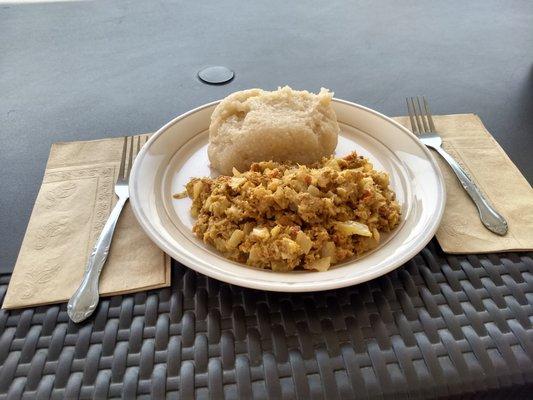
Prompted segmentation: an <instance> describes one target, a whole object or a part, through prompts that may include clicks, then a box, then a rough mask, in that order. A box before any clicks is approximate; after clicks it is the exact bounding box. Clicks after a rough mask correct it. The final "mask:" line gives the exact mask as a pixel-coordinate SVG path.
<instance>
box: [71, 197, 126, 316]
mask: <svg viewBox="0 0 533 400" xmlns="http://www.w3.org/2000/svg"><path fill="white" fill-rule="evenodd" d="M127 200H128V197H126V196H124V197H119V199H118V201H117V204H116V205H115V207H114V208H113V211H111V214H109V218H108V219H107V222H106V223H105V225H104V228H103V229H102V232H101V233H100V236H99V237H98V240H97V241H96V244H95V245H94V248H93V251H92V253H91V255H90V256H89V260H88V261H87V266H86V268H85V273H84V274H83V279H82V281H81V284H80V286H79V287H78V290H76V292H75V293H74V294H73V295H72V297H71V298H70V300H69V302H68V305H67V314H68V316H69V317H70V319H71V320H72V321H74V322H76V323H78V322H81V321H83V320H85V319H86V318H88V317H89V316H90V315H91V314H92V313H93V312H94V310H95V308H96V306H97V305H98V301H99V299H100V294H99V292H98V281H99V280H100V273H101V272H102V268H103V267H104V264H105V262H106V260H107V255H108V254H109V248H110V247H111V239H112V238H113V233H114V232H115V226H116V225H117V221H118V217H119V216H120V213H121V211H122V208H123V207H124V204H126V201H127Z"/></svg>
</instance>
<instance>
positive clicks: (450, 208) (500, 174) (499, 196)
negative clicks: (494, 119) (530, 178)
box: [395, 114, 533, 253]
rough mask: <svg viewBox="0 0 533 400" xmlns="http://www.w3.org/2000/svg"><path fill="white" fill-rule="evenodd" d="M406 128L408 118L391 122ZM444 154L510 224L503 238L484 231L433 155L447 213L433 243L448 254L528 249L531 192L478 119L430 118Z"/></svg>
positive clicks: (532, 240) (532, 242) (532, 231)
mask: <svg viewBox="0 0 533 400" xmlns="http://www.w3.org/2000/svg"><path fill="white" fill-rule="evenodd" d="M395 119H396V120H397V121H398V122H399V123H401V124H402V125H404V126H405V127H407V128H408V129H411V126H410V123H409V119H408V118H407V117H397V118H395ZM434 120H435V127H436V130H437V131H438V132H439V133H440V134H441V136H442V139H443V147H444V149H445V150H446V151H447V152H448V153H450V154H451V155H452V156H453V158H454V159H455V160H456V161H457V162H459V164H461V166H462V167H463V168H464V169H466V171H467V172H468V173H469V175H470V176H471V177H472V178H473V180H474V181H475V182H476V184H477V186H478V187H479V188H480V189H481V190H482V191H483V193H484V194H485V195H486V196H487V198H488V199H489V200H490V202H491V203H492V204H493V205H494V207H495V208H496V209H497V210H498V212H500V213H501V214H502V215H503V216H504V217H505V218H506V220H507V222H508V223H509V231H508V233H507V235H505V236H503V237H502V236H498V235H496V234H494V233H492V232H490V231H489V230H488V229H486V228H485V227H484V226H483V224H482V223H481V221H480V220H479V216H478V212H477V209H476V207H475V205H474V203H473V202H472V200H470V197H469V196H468V194H467V193H466V192H465V191H464V189H463V187H462V186H461V184H460V183H459V180H458V179H457V178H456V176H455V174H454V173H453V171H452V170H451V168H450V167H449V166H448V164H447V163H446V162H445V161H444V160H442V158H441V157H440V156H439V155H438V154H437V153H435V152H434V151H432V153H433V154H434V156H435V158H436V159H437V161H438V163H439V165H440V169H441V171H442V173H443V175H444V180H445V182H446V192H447V194H446V210H445V211H444V217H443V219H442V223H441V225H440V227H439V230H438V231H437V240H438V241H439V244H440V245H441V247H442V249H443V250H444V251H445V252H448V253H489V252H500V251H517V250H532V249H533V189H532V188H531V185H530V184H529V183H528V182H527V181H526V179H525V178H524V177H523V176H522V174H521V173H520V171H519V170H518V168H516V166H515V165H514V164H513V162H512V161H511V160H510V159H509V157H508V156H507V154H505V152H504V151H503V149H502V148H501V147H500V145H499V144H498V143H497V142H496V140H495V139H494V138H493V137H492V136H491V135H490V133H489V132H488V131H487V130H486V129H485V126H484V125H483V123H482V122H481V120H480V119H479V117H478V116H477V115H474V114H456V115H441V116H436V117H434Z"/></svg>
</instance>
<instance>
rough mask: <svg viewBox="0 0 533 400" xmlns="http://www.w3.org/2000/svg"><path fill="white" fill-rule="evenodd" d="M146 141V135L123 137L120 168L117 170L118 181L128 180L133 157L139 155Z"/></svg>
mask: <svg viewBox="0 0 533 400" xmlns="http://www.w3.org/2000/svg"><path fill="white" fill-rule="evenodd" d="M147 141H148V135H139V136H124V145H123V147H122V158H121V160H120V167H119V170H118V179H119V180H128V179H129V177H130V172H131V167H132V166H133V161H134V160H135V157H137V154H139V151H140V150H141V147H142V146H144V145H145V144H146V142H147ZM126 160H127V163H126Z"/></svg>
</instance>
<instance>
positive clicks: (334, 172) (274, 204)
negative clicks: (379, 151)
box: [177, 153, 400, 271]
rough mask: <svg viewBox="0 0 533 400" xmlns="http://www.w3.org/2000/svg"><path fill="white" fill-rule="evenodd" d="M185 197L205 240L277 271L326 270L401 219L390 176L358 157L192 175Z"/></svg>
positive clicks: (196, 228) (237, 257) (370, 244)
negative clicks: (231, 173) (230, 173)
mask: <svg viewBox="0 0 533 400" xmlns="http://www.w3.org/2000/svg"><path fill="white" fill-rule="evenodd" d="M187 194H188V196H189V197H190V198H192V200H193V203H192V208H191V213H192V215H193V216H194V217H197V218H198V220H197V221H196V224H195V225H194V227H193V232H194V233H195V234H196V235H197V236H198V237H199V238H201V239H202V240H203V241H204V242H205V243H208V244H210V245H212V246H214V247H215V248H216V249H217V250H219V251H220V252H222V253H223V254H224V255H225V256H226V257H227V258H229V259H231V260H235V261H238V262H242V263H246V264H248V265H251V266H255V267H260V268H266V269H272V270H274V271H291V270H293V269H295V268H299V269H301V268H303V269H308V270H318V271H326V270H327V269H328V268H329V267H330V265H332V264H335V263H338V262H341V261H343V260H346V259H347V258H350V257H352V256H354V255H357V256H358V255H361V254H362V253H364V252H366V251H368V250H370V249H372V248H374V247H376V246H377V245H378V243H379V241H380V232H388V231H390V230H392V229H393V228H394V227H396V226H397V225H398V223H399V219H400V207H399V205H398V203H397V202H396V201H395V194H394V192H393V191H392V190H391V189H390V188H389V177H388V175H387V174H386V173H384V172H378V171H375V170H374V169H373V168H372V164H371V163H370V162H369V161H368V160H367V159H366V158H364V157H362V156H359V157H358V156H357V155H356V154H355V153H352V154H350V155H348V156H346V157H344V158H324V159H323V160H322V161H321V162H320V163H317V164H314V165H311V166H305V165H296V166H295V165H290V164H285V163H276V162H271V161H270V162H260V163H255V164H252V166H251V168H250V170H249V171H247V172H244V173H239V172H238V171H237V170H234V176H220V177H218V178H216V179H210V178H201V179H199V178H194V179H192V180H191V181H190V182H189V183H188V184H187ZM177 196H179V195H177Z"/></svg>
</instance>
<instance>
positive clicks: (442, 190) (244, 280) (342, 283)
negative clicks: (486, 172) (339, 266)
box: [129, 98, 446, 292]
mask: <svg viewBox="0 0 533 400" xmlns="http://www.w3.org/2000/svg"><path fill="white" fill-rule="evenodd" d="M221 101H222V99H220V100H215V101H212V102H209V103H206V104H203V105H201V106H199V107H196V108H193V109H191V110H189V111H187V112H185V113H183V114H180V115H178V116H177V117H175V118H173V119H172V120H170V121H169V122H167V123H166V124H164V125H163V126H162V127H161V128H159V129H158V130H157V131H156V132H155V133H154V134H153V135H152V136H151V137H150V138H149V139H148V141H147V142H146V144H145V145H144V146H143V147H142V148H141V151H140V152H139V154H138V155H137V157H136V159H135V162H134V164H133V167H132V171H131V177H130V184H129V191H130V203H131V208H132V210H133V213H134V215H135V218H136V219H137V221H138V222H139V225H140V226H141V228H142V229H143V231H144V232H145V233H146V234H147V235H148V236H149V237H150V239H151V240H152V241H153V242H154V243H155V244H156V245H157V246H158V247H159V248H161V249H162V250H163V251H164V252H165V253H167V254H169V255H170V256H171V257H172V258H174V259H176V260H177V261H179V262H180V263H182V264H184V265H185V266H187V267H189V268H191V269H193V270H195V271H197V272H199V273H202V274H205V275H206V276H208V277H211V278H213V279H217V280H220V281H222V282H226V283H229V284H235V285H238V286H242V287H247V288H251V289H260V290H267V291H274V292H309V291H324V290H331V289H337V288H342V287H348V286H352V285H357V284H359V283H363V282H367V281H369V280H372V279H375V278H378V277H380V276H382V275H385V274H387V273H389V272H391V271H393V270H395V269H397V268H398V267H400V266H401V265H403V264H404V263H406V262H407V261H409V260H411V259H412V258H413V257H414V256H415V255H416V254H418V253H419V252H420V251H421V250H422V249H423V248H424V247H425V246H426V245H427V244H428V243H429V242H430V241H431V239H432V238H433V236H434V235H435V233H436V231H437V229H438V227H439V225H440V222H441V220H442V217H443V214H444V209H445V206H446V186H445V182H444V177H443V175H442V171H441V170H440V167H439V165H438V163H437V161H436V159H435V157H434V155H433V154H432V153H431V151H430V150H429V149H428V148H427V147H426V146H425V145H424V144H423V143H422V142H420V140H419V139H418V137H417V136H416V135H415V134H414V133H412V132H411V131H410V130H408V129H407V128H405V127H404V126H402V125H401V124H400V123H398V122H396V121H394V120H393V119H392V118H390V117H387V116H386V115H384V114H382V113H380V112H378V111H376V110H373V109H371V108H368V107H365V106H362V105H360V104H357V103H354V102H351V101H347V100H343V99H338V98H333V101H335V102H338V103H341V104H344V105H347V106H350V107H355V108H358V109H360V110H362V111H364V112H368V113H370V114H373V115H375V116H376V117H378V118H381V119H383V120H385V121H386V122H388V123H390V124H392V125H394V126H395V127H396V128H398V129H400V130H401V131H403V132H404V133H405V134H407V135H408V136H410V137H411V139H414V141H413V142H414V143H416V144H417V145H418V147H419V148H420V149H421V150H422V152H423V153H424V154H425V155H426V157H427V159H428V160H429V161H430V163H431V164H432V167H433V170H434V171H435V174H436V176H437V198H438V199H440V202H439V204H438V208H437V209H436V218H434V219H433V221H432V222H431V224H430V225H429V227H428V229H426V231H425V232H424V233H423V234H422V235H421V236H420V238H419V239H420V240H419V241H418V242H417V243H416V244H415V245H414V246H412V247H410V248H409V249H408V251H406V252H404V253H403V254H402V256H401V257H398V258H397V259H395V260H394V261H392V262H391V263H390V264H389V265H388V266H387V267H386V268H382V269H380V270H377V271H375V272H369V273H366V274H363V275H355V276H348V277H345V278H343V279H339V280H337V281H335V280H333V282H331V281H330V280H328V281H324V283H323V284H322V285H321V286H320V287H316V285H317V283H316V282H302V283H301V284H299V285H294V284H293V283H287V282H279V283H278V282H273V281H263V280H259V279H252V278H248V277H238V276H233V275H225V274H223V273H221V272H219V271H217V270H214V269H213V270H206V269H205V267H204V266H202V265H201V264H199V263H196V260H193V259H190V258H188V257H186V255H185V254H180V252H178V251H176V250H175V249H174V248H172V247H169V246H167V244H166V241H165V240H162V238H161V237H160V236H159V235H158V233H157V229H155V227H154V226H153V225H152V224H151V223H150V221H149V219H148V218H147V216H146V215H145V214H144V213H143V211H142V210H141V207H140V204H138V201H137V200H138V199H137V197H136V182H137V175H138V173H139V172H138V170H139V165H140V161H139V160H142V158H143V157H145V155H146V153H147V152H148V149H149V148H150V145H151V144H152V143H153V142H155V141H156V140H157V138H158V137H159V136H161V135H162V134H163V133H164V132H165V131H166V130H167V129H169V128H170V127H171V126H173V125H175V124H176V123H178V122H179V121H181V120H182V119H185V118H187V117H188V116H189V115H192V114H194V113H197V112H199V111H201V110H203V109H205V108H209V107H212V106H214V105H216V104H218V103H220V102H221ZM276 284H279V287H276Z"/></svg>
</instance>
